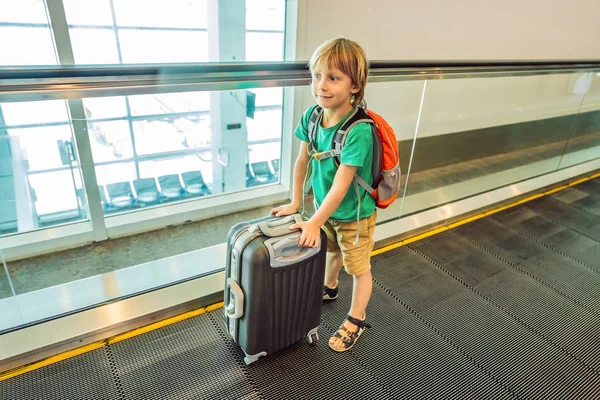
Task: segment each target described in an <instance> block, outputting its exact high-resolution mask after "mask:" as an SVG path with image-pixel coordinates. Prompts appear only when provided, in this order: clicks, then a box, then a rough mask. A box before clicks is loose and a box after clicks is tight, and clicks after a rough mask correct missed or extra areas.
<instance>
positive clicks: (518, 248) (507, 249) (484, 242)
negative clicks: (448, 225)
mask: <svg viewBox="0 0 600 400" xmlns="http://www.w3.org/2000/svg"><path fill="white" fill-rule="evenodd" d="M454 231H455V232H457V233H458V234H460V235H463V236H464V237H465V238H466V239H467V240H469V241H471V242H473V243H476V244H478V245H479V247H480V248H481V247H484V248H486V249H487V250H488V252H490V253H491V254H493V255H494V254H495V255H497V256H499V257H502V258H504V259H506V260H507V261H509V262H511V263H514V264H517V263H519V262H522V261H523V260H526V259H528V258H530V257H533V256H534V255H536V254H539V253H542V252H544V251H545V250H547V249H546V248H545V247H544V246H543V245H541V244H538V243H536V242H534V241H530V240H524V239H523V236H522V235H519V234H518V233H516V232H515V231H513V230H511V229H510V228H507V227H505V226H503V225H501V224H499V223H496V222H494V221H493V220H491V219H489V217H488V218H486V221H485V224H480V225H478V226H477V227H475V228H473V229H469V228H467V227H465V226H459V227H458V228H456V229H454ZM498 238H499V239H498Z"/></svg>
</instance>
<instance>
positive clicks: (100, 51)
mask: <svg viewBox="0 0 600 400" xmlns="http://www.w3.org/2000/svg"><path fill="white" fill-rule="evenodd" d="M88 3H93V2H88ZM69 34H70V37H71V46H72V47H73V56H74V57H75V63H76V64H119V52H118V49H117V42H116V40H115V32H114V31H113V30H112V29H90V28H71V29H70V32H69Z"/></svg>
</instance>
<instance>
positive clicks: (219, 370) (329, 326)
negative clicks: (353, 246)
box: [0, 179, 600, 400]
mask: <svg viewBox="0 0 600 400" xmlns="http://www.w3.org/2000/svg"><path fill="white" fill-rule="evenodd" d="M343 275H344V276H343V277H342V280H341V282H340V297H339V298H338V300H336V301H334V302H330V303H326V304H324V310H323V318H322V324H321V328H320V332H319V334H320V341H319V343H318V345H317V346H316V347H312V346H309V345H308V344H307V343H306V342H300V343H298V344H296V345H295V346H293V347H292V348H289V349H287V350H284V351H282V352H280V353H277V354H273V355H270V356H269V357H267V358H263V359H261V360H259V361H258V362H256V363H255V364H252V365H250V366H246V365H245V364H244V362H243V356H244V355H243V353H242V352H241V351H240V350H239V349H238V348H237V346H236V345H235V344H233V343H232V342H231V341H230V340H229V339H228V337H227V335H226V332H225V329H224V325H223V322H222V317H223V314H222V313H223V311H222V309H219V310H215V311H210V312H208V313H206V314H203V315H200V316H197V317H193V318H190V319H187V320H185V321H182V322H179V323H176V324H173V325H169V326H167V327H164V328H160V329H157V330H154V331H152V332H149V333H146V334H143V335H140V336H136V337H134V338H131V339H128V340H125V341H123V342H118V343H115V344H109V345H106V346H105V347H104V348H102V349H98V350H94V351H91V352H89V353H86V354H83V355H80V356H77V357H74V358H71V359H68V360H65V361H62V362H60V363H58V364H53V365H50V366H46V367H43V368H40V369H38V370H35V371H33V372H29V373H26V374H23V375H20V376H17V377H14V378H11V379H8V380H6V381H2V382H0V398H1V399H10V400H16V399H51V398H57V399H209V398H210V399H338V398H339V399H363V398H365V399H367V398H368V399H388V398H407V399H419V398H422V399H436V398H439V399H450V398H452V399H457V398H469V399H504V398H507V399H508V398H516V399H551V398H560V399H598V398H600V179H596V180H591V181H587V182H584V183H581V184H578V185H576V186H573V187H571V188H569V189H565V190H562V191H560V192H557V193H555V194H553V195H551V196H545V197H541V198H539V199H536V200H533V201H531V202H528V203H525V204H523V205H521V206H518V207H514V208H510V209H507V210H504V211H502V212H499V213H496V214H493V215H491V216H489V217H486V218H483V219H479V220H476V221H474V222H471V223H469V224H466V225H462V226H459V227H457V228H454V229H452V230H449V231H446V232H443V233H440V234H437V235H434V236H431V237H428V238H426V239H423V240H421V241H418V242H414V243H411V244H409V245H406V246H403V247H400V248H397V249H395V250H392V251H389V252H386V253H384V254H381V255H378V256H376V257H375V258H374V259H373V277H374V285H373V295H372V298H371V302H370V305H369V308H368V310H367V317H368V320H369V321H370V322H371V323H372V325H373V328H372V329H370V330H367V331H366V332H365V334H364V335H363V336H362V337H361V338H360V340H359V341H358V343H357V345H356V346H355V347H354V348H353V349H352V350H350V351H348V352H346V353H341V354H338V353H335V352H333V351H331V350H330V349H329V348H328V346H327V341H328V338H329V336H330V335H331V334H332V333H333V332H334V330H335V329H336V328H337V327H338V326H339V324H340V323H341V322H342V320H343V318H344V315H345V313H346V312H347V310H348V308H349V304H350V299H351V291H352V282H351V280H350V278H349V277H347V276H346V275H345V274H343Z"/></svg>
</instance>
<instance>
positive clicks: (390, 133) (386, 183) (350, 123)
mask: <svg viewBox="0 0 600 400" xmlns="http://www.w3.org/2000/svg"><path fill="white" fill-rule="evenodd" d="M322 116H323V109H322V108H321V107H319V106H317V107H315V108H314V110H313V112H312V114H311V115H310V119H309V123H308V139H309V144H308V151H309V154H310V155H311V156H312V157H314V158H315V159H316V160H324V159H326V158H330V157H335V159H334V162H335V165H336V166H337V167H339V166H340V154H341V153H342V148H343V147H344V143H345V142H346V134H347V133H348V132H350V130H351V129H352V128H354V126H356V125H357V124H359V123H362V122H367V123H369V124H371V132H372V133H373V163H372V165H371V177H372V178H373V180H372V182H366V181H365V180H364V179H362V178H361V177H360V176H358V174H356V175H355V176H354V186H355V190H356V192H357V195H358V187H357V184H358V185H360V186H361V187H362V188H363V189H365V190H366V191H367V192H369V194H370V195H371V196H373V197H374V198H375V203H376V205H377V207H378V208H387V207H388V206H389V205H390V204H392V203H393V202H394V200H396V197H398V191H399V190H400V173H401V170H400V157H399V155H398V140H397V139H396V134H395V133H394V130H393V129H392V127H391V126H390V125H389V124H388V123H387V121H386V120H385V119H383V117H381V116H380V115H379V114H377V113H375V112H373V111H371V110H367V109H366V107H364V106H362V105H360V106H358V107H356V108H355V109H354V111H353V113H352V115H351V116H350V118H348V120H346V122H344V124H343V125H342V126H341V127H340V129H339V130H338V131H337V133H336V134H335V135H334V137H333V143H332V146H331V148H332V150H328V151H324V152H321V153H317V152H316V151H315V150H314V148H315V146H314V139H315V133H316V131H317V127H318V126H319V124H320V123H321V122H320V121H321V117H322ZM359 201H360V196H359Z"/></svg>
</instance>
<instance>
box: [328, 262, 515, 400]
mask: <svg viewBox="0 0 600 400" xmlns="http://www.w3.org/2000/svg"><path fill="white" fill-rule="evenodd" d="M378 271H381V269H374V277H375V279H376V280H377V282H380V280H383V278H382V277H381V276H380V275H379V274H378ZM351 292H352V281H351V280H350V279H349V278H348V277H346V276H343V277H341V279H340V297H339V298H338V300H336V301H334V302H329V303H326V304H325V305H324V309H323V319H324V324H325V325H326V326H333V327H335V328H336V329H337V326H339V325H340V324H341V323H342V321H343V319H344V316H345V314H346V313H347V312H348V309H349V306H350V299H351ZM404 299H405V296H404V295H403V296H402V298H401V299H400V298H394V297H393V296H392V295H391V292H386V291H385V290H384V289H383V288H382V287H381V286H380V285H378V284H377V283H376V284H375V285H374V287H373V294H372V296H371V300H370V303H369V307H368V309H367V320H368V321H369V322H370V323H371V324H372V325H373V328H372V329H368V330H366V331H365V333H363V336H361V338H360V339H359V343H358V344H357V345H356V347H355V348H353V349H352V350H350V353H349V354H348V353H344V354H340V355H336V356H334V357H335V360H336V361H337V363H342V364H344V363H347V362H348V360H352V359H357V360H358V361H359V362H360V364H362V365H363V366H364V367H365V368H367V369H368V370H369V371H370V373H371V374H373V376H375V377H376V378H377V380H378V381H379V382H380V384H381V385H382V386H384V387H385V388H386V389H387V390H388V391H389V392H391V393H392V394H393V396H394V397H395V398H401V399H449V398H452V399H473V398H481V399H503V398H511V396H510V390H509V389H507V388H505V387H503V386H502V385H500V384H498V383H497V382H496V381H495V380H494V379H493V377H490V376H489V375H488V374H486V372H485V371H483V370H482V369H481V368H479V367H478V365H477V362H476V361H474V360H471V359H469V358H468V357H466V356H465V355H463V354H462V353H460V352H459V351H457V350H456V349H455V348H454V347H453V345H452V343H449V342H448V341H446V340H445V339H444V337H442V336H441V335H440V334H439V333H438V332H437V331H436V328H435V327H432V326H427V325H426V324H425V323H424V322H423V321H421V320H420V319H419V318H418V317H417V316H415V314H414V313H413V312H411V311H410V309H409V308H407V306H405V305H403V304H402V303H401V302H400V301H399V300H401V301H402V300H404ZM324 339H325V340H327V339H328V338H324ZM322 340H323V339H322ZM334 362H335V361H334ZM336 380H344V381H345V379H344V378H343V377H341V376H339V377H336ZM332 384H333V383H332ZM330 398H343V397H330ZM350 398H356V399H358V398H363V397H359V396H350ZM365 398H373V399H375V398H379V397H377V396H371V397H365Z"/></svg>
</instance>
